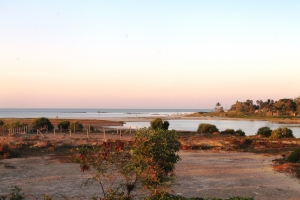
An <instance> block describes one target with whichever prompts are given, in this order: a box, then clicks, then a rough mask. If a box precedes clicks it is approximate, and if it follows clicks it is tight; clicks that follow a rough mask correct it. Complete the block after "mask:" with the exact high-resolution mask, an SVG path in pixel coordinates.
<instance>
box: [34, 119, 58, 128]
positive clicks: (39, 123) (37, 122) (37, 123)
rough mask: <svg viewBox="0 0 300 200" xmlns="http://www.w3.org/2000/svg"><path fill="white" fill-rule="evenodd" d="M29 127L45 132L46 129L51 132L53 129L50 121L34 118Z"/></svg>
mask: <svg viewBox="0 0 300 200" xmlns="http://www.w3.org/2000/svg"><path fill="white" fill-rule="evenodd" d="M31 126H32V128H35V129H39V130H45V129H46V128H48V130H53V128H54V126H53V125H52V123H51V122H50V120H49V119H48V118H46V117H40V118H35V119H34V120H33V122H32V124H31Z"/></svg>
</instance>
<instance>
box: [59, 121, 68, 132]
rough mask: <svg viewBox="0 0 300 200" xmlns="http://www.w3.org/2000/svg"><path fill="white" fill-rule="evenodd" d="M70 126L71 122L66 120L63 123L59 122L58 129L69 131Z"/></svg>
mask: <svg viewBox="0 0 300 200" xmlns="http://www.w3.org/2000/svg"><path fill="white" fill-rule="evenodd" d="M69 126H70V122H69V121H66V120H64V121H61V122H59V123H58V124H57V128H59V129H60V128H61V129H65V130H66V129H68V128H69Z"/></svg>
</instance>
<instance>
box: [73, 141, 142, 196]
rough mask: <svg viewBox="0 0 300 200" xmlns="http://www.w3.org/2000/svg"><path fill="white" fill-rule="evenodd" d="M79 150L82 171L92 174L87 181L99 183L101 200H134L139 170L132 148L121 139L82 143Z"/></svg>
mask: <svg viewBox="0 0 300 200" xmlns="http://www.w3.org/2000/svg"><path fill="white" fill-rule="evenodd" d="M78 151H79V153H80V154H79V155H78V156H77V157H76V162H77V163H79V164H80V168H81V171H82V172H85V171H87V172H88V173H90V174H91V176H92V178H89V179H88V180H87V181H86V184H88V183H89V182H97V183H98V184H99V187H100V191H101V197H100V199H124V200H126V199H131V197H132V194H131V193H132V191H133V190H134V189H136V188H137V173H136V171H135V168H134V165H133V163H132V156H131V152H130V148H128V147H127V146H125V144H124V143H122V142H120V141H115V142H112V141H108V142H104V143H103V145H101V146H82V147H80V148H79V149H78Z"/></svg>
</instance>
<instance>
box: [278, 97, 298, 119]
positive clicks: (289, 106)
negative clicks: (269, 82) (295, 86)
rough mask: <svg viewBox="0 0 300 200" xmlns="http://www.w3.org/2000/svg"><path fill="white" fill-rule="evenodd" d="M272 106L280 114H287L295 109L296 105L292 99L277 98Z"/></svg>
mask: <svg viewBox="0 0 300 200" xmlns="http://www.w3.org/2000/svg"><path fill="white" fill-rule="evenodd" d="M274 108H275V109H276V111H278V112H279V113H280V114H282V115H289V113H290V112H295V111H296V108H297V105H296V103H295V102H294V101H293V99H279V100H278V101H276V102H275V103H274Z"/></svg>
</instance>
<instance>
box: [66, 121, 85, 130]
mask: <svg viewBox="0 0 300 200" xmlns="http://www.w3.org/2000/svg"><path fill="white" fill-rule="evenodd" d="M74 127H75V131H82V130H83V125H82V124H81V123H80V122H79V121H76V122H72V123H71V124H70V126H69V129H71V130H74Z"/></svg>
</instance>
